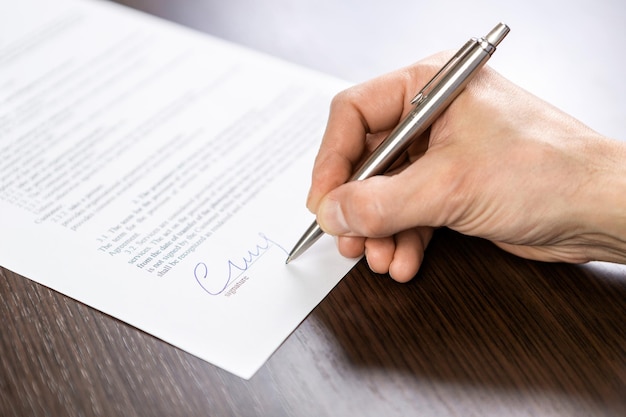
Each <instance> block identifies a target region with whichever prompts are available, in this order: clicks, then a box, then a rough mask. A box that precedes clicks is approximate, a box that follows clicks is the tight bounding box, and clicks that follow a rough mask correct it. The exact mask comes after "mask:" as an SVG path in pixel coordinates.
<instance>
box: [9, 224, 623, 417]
mask: <svg viewBox="0 0 626 417" xmlns="http://www.w3.org/2000/svg"><path fill="white" fill-rule="evenodd" d="M1 274H2V276H1V279H0V292H1V294H2V300H3V303H1V304H0V317H2V319H3V321H4V325H3V330H2V333H1V340H0V381H1V382H0V388H1V400H0V415H3V416H64V415H71V416H75V415H81V416H196V415H212V416H213V415H215V416H229V415H236V416H338V415H339V416H343V415H346V416H348V415H359V416H378V415H385V416H407V415H481V416H484V415H503V414H506V415H568V416H590V415H594V416H600V415H601V416H619V415H624V413H625V412H626V396H625V395H624V393H626V335H625V334H624V332H623V323H624V320H625V319H626V310H625V309H624V306H625V304H626V303H625V301H626V277H624V276H610V274H605V275H604V276H603V275H598V274H596V273H593V272H592V271H590V270H589V269H586V268H584V267H578V266H569V265H553V264H542V263H535V262H528V261H524V260H521V259H518V258H515V257H513V256H509V255H507V254H504V253H502V252H501V251H499V250H498V249H497V248H495V247H494V246H492V245H491V244H489V243H487V242H484V241H481V240H479V239H471V238H466V237H463V236H460V235H457V234H456V233H453V232H450V231H446V230H443V231H440V232H439V233H437V234H436V236H435V239H434V241H433V242H432V244H431V247H430V249H429V252H428V256H427V260H426V263H425V265H424V267H423V269H422V271H421V273H420V274H419V275H418V276H417V277H416V279H415V280H413V281H412V282H411V283H409V284H397V283H395V282H393V281H392V280H390V279H389V277H387V276H380V275H376V274H373V273H371V272H370V271H369V270H368V268H367V266H366V265H365V264H364V263H363V262H361V263H360V264H359V265H358V266H357V267H356V268H355V269H354V270H353V271H352V272H351V273H350V274H349V275H348V276H346V278H345V279H344V280H342V282H341V283H340V284H339V285H338V286H337V287H336V288H335V289H334V290H333V291H332V292H331V293H330V295H329V296H328V297H327V298H326V299H325V300H324V301H323V302H322V303H321V304H320V305H319V306H318V307H317V308H316V309H315V310H314V312H313V313H312V314H311V315H310V316H309V317H308V318H307V319H306V320H305V321H304V322H303V323H302V325H301V326H300V327H299V328H298V329H297V330H296V331H295V332H294V333H293V334H292V335H291V337H290V338H289V339H288V340H287V341H286V342H285V343H284V344H283V346H281V348H280V349H279V350H278V351H277V352H276V353H275V354H274V355H273V357H272V358H271V359H270V361H269V362H268V363H267V364H266V365H265V366H264V367H263V368H262V369H261V370H260V371H259V372H258V373H257V374H256V375H255V376H254V377H253V378H252V379H251V380H250V381H244V380H241V379H239V378H237V377H235V376H233V375H231V374H229V373H227V372H225V371H222V370H220V369H218V368H216V367H214V366H212V365H210V364H208V363H206V362H204V361H202V360H199V359H197V358H195V357H193V356H191V355H189V354H186V353H184V352H182V351H180V350H178V349H176V348H174V347H172V346H170V345H168V344H166V343H163V342H161V341H159V340H157V339H155V338H153V337H152V336H150V335H147V334H145V333H143V332H141V331H138V330H136V329H134V328H132V327H130V326H128V325H126V324H124V323H121V322H120V321H118V320H115V319H113V318H111V317H109V316H106V315H104V314H102V313H99V312H97V311H95V310H93V309H91V308H89V307H86V306H84V305H83V304H81V303H78V302H76V301H74V300H72V299H69V298H67V297H65V296H63V295H60V294H58V293H56V292H54V291H51V290H49V289H47V288H45V287H43V286H41V285H39V284H36V283H34V282H32V281H30V280H28V279H25V278H23V277H20V276H18V275H15V274H13V273H11V272H9V271H7V270H5V269H3V270H2V271H1Z"/></svg>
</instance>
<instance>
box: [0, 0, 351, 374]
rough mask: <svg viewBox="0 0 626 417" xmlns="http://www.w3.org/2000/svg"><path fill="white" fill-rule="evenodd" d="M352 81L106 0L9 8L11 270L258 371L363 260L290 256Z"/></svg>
mask: <svg viewBox="0 0 626 417" xmlns="http://www.w3.org/2000/svg"><path fill="white" fill-rule="evenodd" d="M345 87H346V83H344V82H343V81H340V80H336V79H333V78H331V77H327V76H325V75H322V74H319V73H316V72H313V71H309V70H307V69H304V68H300V67H297V66H295V65H291V64H289V63H286V62H283V61H280V60H277V59H274V58H271V57H268V56H265V55H263V54H259V53H256V52H254V51H250V50H247V49H245V48H242V47H239V46H237V45H233V44H230V43H227V42H224V41H221V40H218V39H214V38H211V37H209V36H207V35H202V34H199V33H196V32H194V31H192V30H188V29H185V28H182V27H179V26H177V25H175V24H172V23H168V22H165V21H162V20H159V19H157V18H154V17H150V16H148V15H144V14H142V13H139V12H136V11H133V10H130V9H127V8H124V7H122V6H118V5H115V4H112V3H107V2H103V1H96V0H57V1H54V2H49V1H47V0H20V1H19V2H17V1H13V2H3V3H1V4H0V154H1V156H2V157H1V158H0V234H1V239H0V264H1V265H2V266H3V267H5V268H7V269H10V270H12V271H14V272H16V273H18V274H20V275H23V276H25V277H27V278H29V279H32V280H34V281H36V282H39V283H41V284H43V285H45V286H47V287H50V288H52V289H54V290H56V291H59V292H61V293H63V294H65V295H67V296H69V297H72V298H74V299H76V300H78V301H80V302H83V303H85V304H87V305H89V306H92V307H94V308H96V309H98V310H100V311H102V312H104V313H107V314H109V315H111V316H114V317H116V318H118V319H120V320H122V321H124V322H127V323H129V324H130V325H133V326H135V327H137V328H139V329H141V330H143V331H145V332H148V333H150V334H152V335H154V336H156V337H158V338H160V339H162V340H164V341H166V342H168V343H170V344H172V345H174V346H177V347H179V348H181V349H183V350H185V351H187V352H189V353H191V354H193V355H196V356H198V357H200V358H202V359H204V360H206V361H208V362H210V363H212V364H214V365H216V366H219V367H221V368H223V369H226V370H227V371H229V372H232V373H234V374H236V375H238V376H240V377H242V378H250V377H252V375H253V374H254V373H255V372H256V371H257V370H258V369H259V368H260V367H261V366H262V365H263V363H264V362H265V361H266V360H267V359H268V358H269V357H270V356H271V354H272V353H273V352H274V351H275V350H276V349H277V348H278V347H279V346H280V344H281V343H282V342H283V341H284V340H285V339H286V338H287V337H288V336H289V334H290V333H291V332H292V331H293V330H294V329H295V328H296V327H297V326H298V324H299V323H300V322H301V321H302V320H303V319H304V318H305V317H306V316H307V315H308V314H309V313H310V312H311V310H312V309H313V308H314V307H315V306H316V305H317V304H318V303H319V302H320V301H321V300H322V299H323V298H324V297H325V296H326V295H327V294H328V292H329V291H330V290H331V289H332V288H333V287H334V286H335V285H336V284H337V282H338V281H339V280H340V279H341V278H342V277H343V276H344V275H345V274H346V273H347V272H348V271H349V270H350V268H351V267H352V266H354V264H355V260H349V259H344V258H342V257H341V256H340V255H339V254H338V252H337V250H336V248H335V246H334V242H333V240H332V239H331V238H329V237H324V238H323V239H322V240H320V242H318V243H317V244H316V245H315V246H314V247H313V248H311V249H310V250H309V251H308V252H307V253H306V254H305V255H303V256H302V257H301V258H299V259H298V260H297V261H294V262H292V263H290V264H289V265H285V259H286V257H287V251H288V250H289V249H290V248H291V247H292V246H293V244H294V243H295V242H296V241H297V239H298V238H299V237H300V234H301V233H302V231H303V230H304V229H305V228H306V227H307V226H308V225H309V224H310V222H311V221H312V220H313V217H312V215H311V214H310V213H309V212H308V211H307V210H306V208H305V206H304V203H305V200H306V193H307V190H308V186H309V183H310V172H311V167H312V163H313V159H314V157H315V154H316V151H317V148H318V146H319V143H320V139H321V137H322V133H323V130H324V127H325V124H326V118H327V113H328V106H329V103H330V100H331V98H332V96H333V95H334V94H336V93H337V92H338V91H340V90H341V89H343V88H345Z"/></svg>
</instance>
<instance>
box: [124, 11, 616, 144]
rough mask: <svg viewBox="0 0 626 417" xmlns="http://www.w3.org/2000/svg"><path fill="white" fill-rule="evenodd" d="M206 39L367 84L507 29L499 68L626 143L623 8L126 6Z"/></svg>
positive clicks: (495, 61) (497, 58)
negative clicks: (503, 26) (207, 36)
mask: <svg viewBox="0 0 626 417" xmlns="http://www.w3.org/2000/svg"><path fill="white" fill-rule="evenodd" d="M116 2H118V3H122V4H125V5H128V6H130V7H133V8H136V9H139V10H143V11H145V12H148V13H150V14H154V15H157V16H161V17H164V18H166V19H168V20H172V21H175V22H178V23H181V24H183V25H185V26H188V27H192V28H195V29H198V30H200V31H202V32H206V33H209V34H211V35H214V36H217V37H220V38H223V39H226V40H230V41H233V42H236V43H238V44H242V45H245V46H248V47H250V48H253V49H255V50H258V51H263V52H266V53H269V54H271V55H274V56H276V57H280V58H283V59H285V60H288V61H291V62H294V63H297V64H300V65H303V66H306V67H309V68H312V69H316V70H319V71H322V72H325V73H328V74H331V75H334V76H336V77H339V78H342V79H345V80H347V81H350V82H354V83H357V82H360V81H364V80H366V79H369V78H372V77H375V76H377V75H380V74H382V73H385V72H388V71H391V70H393V69H396V68H399V67H402V66H405V65H408V64H410V63H412V62H414V61H417V60H419V59H420V58H422V57H425V56H427V55H430V54H432V53H434V52H437V51H440V50H444V49H457V48H459V47H460V46H461V45H462V44H463V43H464V42H465V41H466V40H467V39H468V38H470V37H473V36H482V35H485V34H486V33H487V32H488V31H489V30H490V29H491V28H492V27H493V26H494V25H495V24H496V23H498V22H500V21H502V22H505V23H507V24H508V25H509V26H510V27H511V33H510V34H509V36H508V37H507V38H506V39H505V40H504V41H503V43H502V44H501V45H500V48H499V51H498V52H497V54H496V55H495V56H494V58H492V60H491V61H490V65H491V66H492V67H494V68H496V69H497V70H498V71H499V72H501V73H503V74H504V75H505V76H506V77H507V78H509V79H511V80H513V81H515V82H516V83H518V84H520V85H521V86H522V87H524V88H526V89H528V90H530V91H531V92H533V93H534V94H536V95H538V96H540V97H542V98H544V99H546V100H547V101H549V102H551V103H553V104H555V105H556V106H557V107H560V108H562V109H563V110H565V111H567V112H568V113H570V114H573V115H574V116H576V117H578V118H579V119H581V120H583V121H584V122H585V123H587V124H588V125H590V126H591V127H592V128H594V129H595V130H598V131H600V132H601V133H604V134H606V135H609V136H613V137H616V138H619V139H622V140H626V127H625V123H624V119H626V82H624V80H623V78H622V77H623V74H624V68H625V66H626V59H625V58H624V51H626V24H625V22H626V2H624V1H623V0H525V1H516V0H513V1H503V0H475V1H459V0H438V1H424V0H412V1H410V0H384V1H382V0H264V1H258V0H257V1H254V0H227V1H225V0H176V1H174V0H117V1H116Z"/></svg>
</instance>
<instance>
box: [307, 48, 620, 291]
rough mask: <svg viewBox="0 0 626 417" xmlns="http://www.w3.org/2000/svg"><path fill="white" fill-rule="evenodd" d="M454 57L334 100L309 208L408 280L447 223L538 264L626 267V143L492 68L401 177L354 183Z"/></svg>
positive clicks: (358, 251) (344, 243) (342, 245)
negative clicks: (610, 263) (435, 231)
mask: <svg viewBox="0 0 626 417" xmlns="http://www.w3.org/2000/svg"><path fill="white" fill-rule="evenodd" d="M444 55H445V54H438V55H436V56H433V57H431V58H428V59H426V60H424V61H422V62H419V63H417V64H415V65H413V66H411V67H408V68H405V69H402V70H399V71H397V72H394V73H391V74H388V75H385V76H382V77H380V78H376V79H374V80H371V81H369V82H366V83H364V84H360V85H357V86H355V87H352V88H350V89H348V90H346V91H343V92H342V93H340V94H338V95H337V96H336V97H335V98H334V100H333V102H332V104H331V111H330V116H329V120H328V125H327V128H326V131H325V133H324V137H323V141H322V145H321V148H320V151H319V154H318V156H317V158H316V160H315V166H314V169H313V180H312V185H311V189H310V192H309V197H308V201H307V206H308V207H309V209H310V210H311V211H312V212H313V213H316V214H317V221H318V223H319V224H320V226H321V227H322V229H323V230H324V231H325V232H327V233H329V234H332V235H335V236H339V239H338V247H339V251H340V252H341V253H342V254H343V255H345V256H348V257H356V256H360V255H362V254H363V253H365V256H366V258H367V261H368V264H369V265H370V268H371V269H372V270H373V271H375V272H378V273H387V272H388V273H389V274H390V275H391V277H393V278H394V279H396V280H398V281H402V282H404V281H408V280H410V279H411V278H412V277H413V276H414V275H415V274H416V273H417V271H418V269H419V267H420V264H421V262H422V259H423V256H424V250H425V249H426V247H427V245H428V242H429V241H430V238H431V236H432V231H433V228H437V227H442V226H447V227H449V228H451V229H454V230H456V231H459V232H461V233H465V234H468V235H473V236H478V237H482V238H485V239H489V240H491V241H492V242H494V243H495V244H496V245H498V246H500V247H501V248H503V249H505V250H507V251H509V252H511V253H514V254H517V255H519V256H522V257H526V258H530V259H536V260H543V261H564V262H573V263H581V262H587V261H590V260H607V261H615V262H625V261H626V144H624V143H622V142H619V141H615V140H610V139H607V138H605V137H603V136H602V135H600V134H598V133H596V132H594V131H593V130H591V129H590V128H588V127H586V126H585V125H583V124H582V123H581V122H579V121H577V120H576V119H574V118H572V117H571V116H568V115H566V114H564V113H563V112H561V111H559V110H558V109H556V108H554V107H552V106H551V105H549V104H547V103H545V102H544V101H542V100H540V99H538V98H537V97H535V96H533V95H531V94H529V93H528V92H526V91H524V90H523V89H521V88H519V87H518V86H516V85H514V84H513V83H511V82H509V81H507V80H506V79H504V78H503V77H502V76H500V75H499V74H497V73H496V72H495V71H493V70H492V69H490V68H488V67H485V68H483V69H482V70H481V71H480V72H479V73H478V74H477V76H476V77H475V78H474V79H473V80H472V81H471V82H470V83H469V85H468V86H467V87H466V89H465V90H464V91H463V92H462V93H461V94H460V95H459V97H457V99H456V100H455V101H454V102H453V103H452V104H451V105H450V107H448V109H447V110H446V111H445V112H444V113H443V114H442V116H441V117H440V118H439V119H438V120H437V121H436V122H435V123H434V124H433V125H432V126H431V128H430V130H429V131H428V132H427V133H426V134H424V135H423V137H422V138H420V139H419V140H418V141H416V143H415V144H414V145H413V146H412V148H411V149H410V150H409V151H408V152H407V155H406V158H405V159H404V160H403V161H401V162H400V164H398V165H396V166H394V167H393V171H392V172H391V173H389V174H388V175H384V176H376V177H373V178H369V179H367V180H365V181H359V182H349V183H345V182H346V181H347V180H348V178H349V177H350V175H351V174H352V172H353V171H354V169H355V167H357V166H358V164H359V161H361V160H362V159H363V157H364V156H366V155H367V154H369V152H371V150H372V149H373V148H374V147H375V146H376V145H377V144H378V143H379V142H380V141H381V140H382V139H383V138H384V137H385V136H386V135H387V134H388V133H389V131H390V130H391V129H392V128H393V127H394V126H395V125H396V124H397V123H398V122H399V120H400V119H401V118H402V117H403V116H404V115H405V114H406V113H408V111H410V110H411V108H412V106H411V105H410V100H411V98H412V97H413V96H414V95H415V93H416V92H417V91H419V90H420V88H421V87H422V86H423V85H424V84H425V83H426V82H427V81H428V80H429V79H430V78H431V77H432V76H433V75H434V74H435V72H436V71H437V70H438V69H439V68H440V67H441V66H442V65H443V64H444V63H445V61H446V57H445V56H444ZM344 183H345V184H344Z"/></svg>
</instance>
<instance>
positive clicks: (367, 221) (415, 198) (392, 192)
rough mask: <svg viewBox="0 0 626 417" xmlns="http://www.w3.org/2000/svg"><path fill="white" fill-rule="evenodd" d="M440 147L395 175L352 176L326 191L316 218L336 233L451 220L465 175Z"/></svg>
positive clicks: (390, 231)
mask: <svg viewBox="0 0 626 417" xmlns="http://www.w3.org/2000/svg"><path fill="white" fill-rule="evenodd" d="M445 153H446V152H444V151H441V152H438V153H436V154H435V153H433V154H429V153H427V154H426V155H424V156H423V157H422V158H421V159H419V160H418V161H416V162H414V163H413V164H412V165H410V166H409V167H407V168H406V169H405V170H404V171H402V172H400V173H398V174H396V175H393V176H376V177H372V178H369V179H367V180H364V181H353V182H349V183H346V184H343V185H341V186H339V187H337V188H335V189H334V190H332V191H330V192H329V193H328V194H327V195H326V196H325V197H324V198H323V199H322V200H321V202H320V204H319V207H318V211H317V221H318V223H319V224H320V227H321V228H322V230H324V231H325V232H326V233H328V234H331V235H335V236H365V237H369V238H380V237H386V236H392V235H394V234H396V233H399V232H401V231H403V230H407V229H411V228H414V227H416V226H430V227H439V226H442V225H449V224H451V223H453V219H454V218H455V212H456V207H457V206H458V205H459V204H458V203H459V199H460V200H462V199H463V196H462V195H460V194H459V193H457V192H455V190H456V189H458V188H462V187H461V186H460V185H459V181H462V179H463V177H464V175H463V174H462V173H455V172H454V171H455V170H456V169H457V168H456V167H455V166H454V164H452V166H451V164H450V162H449V161H450V160H449V159H448V158H446V156H445Z"/></svg>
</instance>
